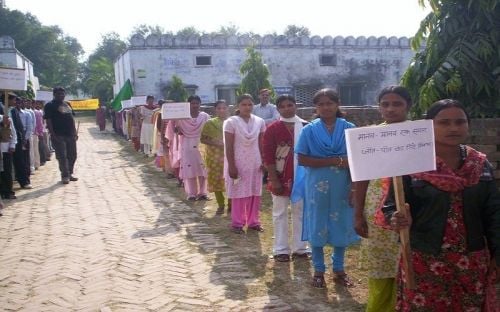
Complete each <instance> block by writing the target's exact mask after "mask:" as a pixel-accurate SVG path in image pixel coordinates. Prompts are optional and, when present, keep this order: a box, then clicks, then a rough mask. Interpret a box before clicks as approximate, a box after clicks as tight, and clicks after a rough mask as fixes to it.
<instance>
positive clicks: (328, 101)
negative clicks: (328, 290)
mask: <svg viewBox="0 0 500 312" xmlns="http://www.w3.org/2000/svg"><path fill="white" fill-rule="evenodd" d="M313 103H314V104H315V106H316V111H317V114H318V115H319V118H317V119H315V120H314V121H312V122H311V123H310V124H308V125H307V126H305V127H304V129H303V130H302V133H301V134H300V137H299V140H298V142H297V145H296V146H295V152H296V153H297V154H298V161H299V165H301V166H303V167H304V168H305V170H303V174H300V175H301V176H297V178H296V179H299V180H300V181H297V187H299V185H303V193H302V197H303V199H304V217H303V230H302V239H303V240H308V241H309V243H310V246H311V248H312V262H313V266H314V276H313V282H312V285H313V286H314V287H318V288H323V287H325V279H324V273H325V271H326V266H325V261H324V253H323V247H324V246H325V245H327V244H329V245H331V246H333V254H332V264H333V273H334V281H335V282H336V283H338V284H341V285H344V286H352V282H350V280H349V279H348V277H347V275H346V273H345V271H344V254H345V249H346V247H347V246H349V245H351V244H352V243H354V242H356V241H357V240H358V239H359V237H358V236H357V235H356V232H355V231H354V221H353V220H354V210H353V209H352V207H351V205H350V200H349V198H350V192H351V178H350V174H349V165H348V161H347V150H346V143H345V135H344V131H345V129H348V128H353V127H355V126H354V124H352V123H350V122H348V121H346V120H345V119H343V118H340V117H341V116H342V114H341V113H340V111H339V104H340V101H339V97H338V95H337V93H336V92H335V91H333V90H332V89H323V90H320V91H318V92H317V93H316V94H315V95H314V97H313ZM295 192H300V190H295Z"/></svg>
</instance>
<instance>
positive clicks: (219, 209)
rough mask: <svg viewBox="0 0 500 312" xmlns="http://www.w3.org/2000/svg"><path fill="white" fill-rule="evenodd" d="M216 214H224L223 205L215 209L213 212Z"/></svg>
mask: <svg viewBox="0 0 500 312" xmlns="http://www.w3.org/2000/svg"><path fill="white" fill-rule="evenodd" d="M215 214H216V215H218V216H220V215H223V214H224V206H220V207H219V208H217V211H216V212H215Z"/></svg>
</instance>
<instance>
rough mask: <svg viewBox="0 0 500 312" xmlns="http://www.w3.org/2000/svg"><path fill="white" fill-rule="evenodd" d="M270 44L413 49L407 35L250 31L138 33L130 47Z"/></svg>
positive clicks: (279, 45)
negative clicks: (233, 33)
mask: <svg viewBox="0 0 500 312" xmlns="http://www.w3.org/2000/svg"><path fill="white" fill-rule="evenodd" d="M252 44H253V45H255V46H257V47H261V48H263V47H268V48H283V47H304V48H328V47H361V48H390V49H394V48H401V49H410V39H409V38H407V37H400V38H398V37H395V36H392V37H384V36H382V37H374V36H370V37H368V38H367V37H364V36H360V37H353V36H348V37H342V36H336V37H332V36H325V37H320V36H312V37H308V36H304V37H288V36H284V35H277V36H275V35H264V36H260V35H255V36H252V37H250V36H249V35H240V36H225V35H209V34H204V35H201V36H190V37H186V36H176V35H169V34H165V35H156V34H151V35H149V36H147V37H146V38H144V37H143V36H142V35H141V34H135V35H133V36H132V37H131V39H130V47H129V48H130V49H141V48H245V47H247V46H250V45H252Z"/></svg>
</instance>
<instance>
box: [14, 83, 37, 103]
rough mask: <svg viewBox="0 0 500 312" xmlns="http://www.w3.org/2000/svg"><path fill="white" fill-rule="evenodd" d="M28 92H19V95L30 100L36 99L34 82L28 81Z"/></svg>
mask: <svg viewBox="0 0 500 312" xmlns="http://www.w3.org/2000/svg"><path fill="white" fill-rule="evenodd" d="M27 85H28V86H27V88H26V91H18V92H17V94H18V95H19V96H21V97H25V98H27V99H30V100H34V99H35V90H33V82H31V80H28V83H27Z"/></svg>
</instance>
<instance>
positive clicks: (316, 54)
mask: <svg viewBox="0 0 500 312" xmlns="http://www.w3.org/2000/svg"><path fill="white" fill-rule="evenodd" d="M252 40H253V41H252ZM252 42H254V44H255V47H256V49H257V50H258V51H259V52H261V53H262V56H263V62H264V63H265V64H266V65H267V66H268V68H269V70H270V72H271V83H272V85H273V87H275V88H277V89H280V90H287V92H288V93H292V94H294V95H296V97H298V101H299V102H302V103H304V104H306V105H307V104H310V98H311V96H312V93H313V92H314V91H316V90H318V89H320V88H321V87H333V88H337V89H338V90H339V91H340V92H341V93H343V92H344V91H345V92H344V94H341V96H342V95H346V94H348V93H349V92H353V94H354V93H356V92H358V91H359V92H358V93H359V94H357V93H356V96H352V97H348V98H346V99H351V101H352V100H355V102H351V103H345V104H350V105H370V104H373V103H374V102H375V96H376V94H377V93H378V91H379V90H380V89H381V88H383V87H384V86H386V85H389V84H397V83H398V81H399V79H400V78H401V75H402V74H403V72H404V70H405V69H406V67H407V66H408V64H409V62H410V60H411V58H412V57H413V55H414V52H413V51H412V50H411V49H410V47H409V40H408V39H407V38H396V37H391V38H386V37H380V38H375V37H370V38H365V37H358V38H354V37H347V38H343V37H336V38H332V37H330V36H327V37H323V38H321V37H318V36H315V37H312V38H309V37H301V38H296V37H285V36H271V35H268V36H265V37H262V38H261V37H256V38H254V39H250V38H249V37H248V36H240V37H236V36H231V37H223V36H216V37H210V36H208V35H204V36H202V37H191V38H184V37H176V36H168V35H164V36H157V35H150V36H149V37H147V38H146V39H144V38H143V37H142V36H140V35H135V36H133V38H132V40H131V47H130V48H129V49H128V50H127V51H126V52H125V53H124V54H122V55H121V56H120V58H119V59H118V60H117V61H116V63H115V77H116V81H117V84H116V88H115V93H117V92H118V91H119V89H120V87H121V86H122V85H123V83H124V82H125V81H126V79H130V80H131V82H132V85H133V87H134V93H135V94H136V95H146V94H152V95H155V96H156V97H158V98H162V97H164V96H163V91H162V90H163V89H164V88H165V86H166V85H167V84H168V83H169V81H170V80H171V78H172V76H173V75H174V74H175V75H177V76H179V77H180V78H181V79H182V81H183V82H184V83H185V84H186V85H191V86H192V87H193V88H194V92H195V93H196V94H198V95H199V96H200V97H201V98H202V101H203V102H214V101H215V100H217V99H218V97H217V92H216V90H217V88H235V87H236V86H237V85H239V83H240V82H241V79H242V77H241V75H240V73H239V68H240V66H241V64H242V63H243V62H244V61H245V59H246V58H247V54H246V51H245V47H247V46H249V45H250V44H251V43H252ZM321 55H325V56H331V57H332V58H333V60H334V62H333V63H334V65H333V66H321V65H320V57H321ZM196 56H211V65H210V66H196V65H195V60H196ZM333 63H331V64H333ZM356 90H357V91H356ZM344 102H346V101H344Z"/></svg>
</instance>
